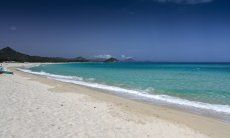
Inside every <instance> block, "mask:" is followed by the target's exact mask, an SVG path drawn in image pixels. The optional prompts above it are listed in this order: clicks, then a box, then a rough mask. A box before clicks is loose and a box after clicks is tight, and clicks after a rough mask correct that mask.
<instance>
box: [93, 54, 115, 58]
mask: <svg viewBox="0 0 230 138" xmlns="http://www.w3.org/2000/svg"><path fill="white" fill-rule="evenodd" d="M94 57H95V58H104V59H109V58H112V56H111V55H97V56H94Z"/></svg>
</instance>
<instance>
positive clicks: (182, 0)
mask: <svg viewBox="0 0 230 138" xmlns="http://www.w3.org/2000/svg"><path fill="white" fill-rule="evenodd" d="M153 1H158V2H162V3H165V2H172V3H177V4H200V3H208V2H212V1H214V0H153Z"/></svg>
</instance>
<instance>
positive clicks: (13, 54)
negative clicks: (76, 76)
mask: <svg viewBox="0 0 230 138" xmlns="http://www.w3.org/2000/svg"><path fill="white" fill-rule="evenodd" d="M3 61H15V62H87V61H88V60H87V59H85V58H82V57H77V58H60V57H40V56H30V55H26V54H23V53H20V52H17V51H16V50H14V49H12V48H10V47H5V48H3V49H1V50H0V62H3Z"/></svg>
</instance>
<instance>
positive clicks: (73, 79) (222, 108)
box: [18, 68, 230, 114]
mask: <svg viewBox="0 0 230 138" xmlns="http://www.w3.org/2000/svg"><path fill="white" fill-rule="evenodd" d="M18 70H20V71H23V72H26V73H31V74H36V75H42V76H46V77H48V78H50V79H54V80H58V81H62V82H67V83H73V84H77V85H82V86H87V87H91V88H97V89H103V90H108V91H113V92H117V93H124V94H130V95H134V96H138V97H140V98H146V99H151V100H155V101H161V102H166V103H168V104H175V105H181V106H186V107H192V108H197V109H204V110H211V111H214V112H220V113H226V114H230V106H229V105H220V104H210V103H203V102H198V101H190V100H187V99H181V98H177V97H173V96H168V95H153V94H149V93H146V92H141V91H137V90H130V89H124V88H120V87H116V86H109V85H104V84H98V83H92V82H85V81H83V78H81V77H77V76H62V75H54V74H50V73H46V72H33V71H31V70H28V69H19V68H18Z"/></svg>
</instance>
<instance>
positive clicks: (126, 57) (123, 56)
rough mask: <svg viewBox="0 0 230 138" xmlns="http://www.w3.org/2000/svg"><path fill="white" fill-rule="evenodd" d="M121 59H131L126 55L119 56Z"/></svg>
mask: <svg viewBox="0 0 230 138" xmlns="http://www.w3.org/2000/svg"><path fill="white" fill-rule="evenodd" d="M121 58H123V59H129V58H132V57H128V56H126V55H121Z"/></svg>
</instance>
